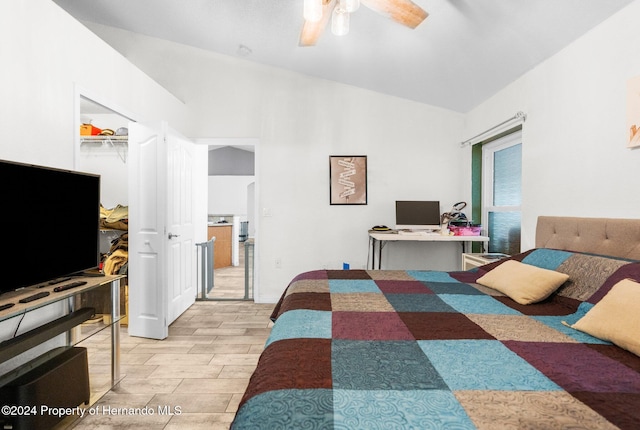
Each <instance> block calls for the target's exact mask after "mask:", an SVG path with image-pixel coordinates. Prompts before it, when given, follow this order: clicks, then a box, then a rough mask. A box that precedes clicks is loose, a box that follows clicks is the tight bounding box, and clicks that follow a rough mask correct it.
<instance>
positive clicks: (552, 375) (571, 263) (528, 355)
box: [232, 217, 640, 430]
mask: <svg viewBox="0 0 640 430" xmlns="http://www.w3.org/2000/svg"><path fill="white" fill-rule="evenodd" d="M639 260H640V220H624V219H603V218H575V217H569V218H566V217H540V218H539V219H538V224H537V229H536V248H534V249H532V250H529V251H527V252H523V253H521V254H518V255H515V256H512V257H510V258H508V259H505V260H500V261H497V262H494V263H491V264H488V265H485V266H481V267H480V268H477V269H473V270H470V271H460V272H438V271H399V270H344V271H343V270H339V271H338V270H319V271H311V272H305V273H302V274H300V275H298V276H296V277H295V278H294V279H293V280H292V282H291V283H290V284H289V285H288V287H287V288H286V290H285V292H284V293H283V295H282V298H281V299H280V301H279V302H278V303H277V305H276V307H275V309H274V311H273V314H272V319H273V320H274V321H275V323H274V326H273V328H272V331H271V335H270V337H269V339H268V340H267V342H266V345H265V349H264V351H263V353H262V355H261V356H260V359H259V362H258V366H257V368H256V370H255V373H254V374H253V376H252V377H251V380H250V382H249V385H248V387H247V390H246V392H245V394H244V396H243V398H242V400H241V402H240V405H239V408H238V411H237V413H236V417H235V419H234V422H233V424H232V428H233V429H249V428H250V429H278V428H281V429H330V428H343V429H375V428H379V429H392V428H396V429H438V428H441V429H475V428H480V429H495V428H513V429H522V428H535V429H545V430H546V429H567V428H580V429H589V428H592V429H609V428H612V429H613V428H621V429H638V428H640V356H638V355H637V354H638V353H639V352H638V351H637V350H636V353H633V352H630V351H631V350H633V349H634V348H637V345H636V344H634V342H636V341H637V340H638V338H640V329H639V330H637V331H635V332H634V330H635V329H634V327H635V328H636V329H637V328H638V326H637V324H638V317H637V315H636V316H635V317H634V312H629V309H630V308H629V306H631V310H633V308H636V309H638V310H640V302H637V301H635V299H627V298H624V299H623V300H620V298H621V297H626V296H618V295H616V297H615V298H616V299H617V301H615V304H617V305H620V306H623V307H626V308H625V309H626V311H624V312H621V311H619V309H618V308H615V307H613V308H611V306H613V305H610V303H614V301H612V298H613V297H614V293H615V294H618V291H622V289H621V287H620V285H624V286H625V288H626V290H625V293H624V294H627V293H629V292H630V293H629V294H632V296H630V297H636V298H637V297H638V295H637V293H638V292H639V289H640V284H638V282H640V262H639ZM505 268H509V269H508V270H507V271H506V272H505V270H506V269H505ZM513 268H517V270H516V271H512V270H513ZM520 268H525V269H526V270H533V271H535V273H532V274H531V275H530V276H531V277H530V278H528V277H527V278H525V281H526V282H525V284H526V285H525V286H526V288H528V287H529V283H536V285H537V283H538V279H537V276H538V275H539V273H538V272H540V273H544V275H545V276H547V275H549V276H551V277H554V282H555V283H556V284H557V285H559V286H554V287H548V286H545V287H544V288H546V289H547V290H548V289H551V292H543V293H542V296H544V295H545V294H546V296H544V297H546V298H544V297H543V298H542V299H540V297H538V298H537V301H536V299H535V298H533V299H531V298H527V297H525V298H524V299H523V298H522V297H520V296H519V295H518V294H520V291H516V292H515V293H514V291H513V290H510V289H509V288H511V287H512V286H513V285H515V284H518V285H520V284H521V283H522V281H523V278H522V276H523V275H522V273H520V272H518V271H519V270H520ZM532 268H533V269H532ZM538 269H539V270H538ZM526 270H525V273H526V274H527V276H529V272H527V271H526ZM547 272H552V273H547ZM505 274H507V275H509V276H508V277H507V280H506V286H505V285H503V284H505ZM557 277H560V278H561V279H560V280H558V279H556V278H557ZM493 278H495V279H493ZM496 279H497V281H496ZM488 280H490V281H491V282H489V281H488ZM481 282H482V284H481ZM492 282H497V287H496V288H498V289H499V290H501V291H506V293H504V292H500V291H498V290H496V289H495V288H493V287H489V286H487V285H484V284H487V283H489V284H491V285H492V286H495V285H496V284H493V283H492ZM501 283H502V284H501ZM505 288H506V289H505ZM545 291H546V290H545ZM527 294H529V290H527V291H526V294H524V295H525V296H526V295H527ZM536 294H538V296H539V293H536ZM633 294H636V295H635V296H633ZM516 300H517V301H516ZM527 300H532V301H533V302H534V303H527ZM523 303H527V304H523ZM596 309H598V310H599V311H598V312H599V313H598V315H597V316H596V317H595V319H594V318H593V317H592V316H593V315H595V314H596ZM611 309H614V311H613V312H612V311H611ZM602 312H605V313H604V314H603V313H602ZM606 312H612V313H613V314H614V315H613V316H612V317H609V314H607V313H606ZM629 314H630V315H629ZM636 314H637V313H636ZM602 315H605V319H606V322H605V325H606V324H608V323H609V322H611V324H614V323H615V324H619V326H615V327H614V328H613V332H614V335H612V336H613V338H607V339H611V340H612V341H608V340H604V339H603V338H600V337H595V336H592V335H590V334H587V333H588V332H591V331H583V330H584V329H585V327H586V326H587V324H583V325H584V326H585V327H583V326H582V325H580V324H582V323H583V322H585V321H586V320H587V319H589V318H590V319H589V322H590V323H593V322H594V321H595V323H596V326H598V324H597V323H598V322H599V321H601V320H599V319H598V318H597V317H598V316H599V317H602ZM587 316H588V317H589V318H587ZM627 317H629V318H630V319H629V320H624V318H627ZM620 318H623V322H622V323H621V322H620V321H619V320H620ZM634 324H636V325H635V326H634ZM579 325H580V328H581V329H577V327H578V326H579ZM620 326H623V329H624V330H625V331H626V336H627V337H626V338H625V339H623V340H620V339H618V338H617V337H616V336H617V333H618V329H619V328H620ZM629 330H631V331H632V333H631V336H630V337H629ZM591 333H593V332H591ZM597 334H598V335H599V336H603V337H605V338H606V336H604V335H600V333H597ZM629 339H631V340H629ZM614 342H615V343H614ZM625 342H631V345H629V344H628V343H625ZM618 345H621V346H623V347H624V348H623V347H621V346H618Z"/></svg>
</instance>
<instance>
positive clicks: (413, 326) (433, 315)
mask: <svg viewBox="0 0 640 430" xmlns="http://www.w3.org/2000/svg"><path fill="white" fill-rule="evenodd" d="M398 315H399V316H400V318H401V319H402V321H403V322H404V323H405V325H406V326H407V327H408V328H409V331H410V332H411V334H412V335H413V337H414V338H415V339H416V340H438V339H441V340H442V339H444V340H451V339H495V338H494V337H493V336H491V335H490V334H489V333H487V332H486V331H485V330H484V329H483V328H482V327H480V326H479V325H478V324H476V323H474V322H473V321H471V320H470V319H469V318H467V317H466V316H464V315H462V314H456V313H452V312H401V313H399V314H398Z"/></svg>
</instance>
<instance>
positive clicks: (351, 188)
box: [329, 155, 367, 205]
mask: <svg viewBox="0 0 640 430" xmlns="http://www.w3.org/2000/svg"><path fill="white" fill-rule="evenodd" d="M329 196H330V203H331V204H332V205H366V204H367V157H366V155H330V156H329Z"/></svg>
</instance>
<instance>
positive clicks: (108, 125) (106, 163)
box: [75, 96, 130, 324]
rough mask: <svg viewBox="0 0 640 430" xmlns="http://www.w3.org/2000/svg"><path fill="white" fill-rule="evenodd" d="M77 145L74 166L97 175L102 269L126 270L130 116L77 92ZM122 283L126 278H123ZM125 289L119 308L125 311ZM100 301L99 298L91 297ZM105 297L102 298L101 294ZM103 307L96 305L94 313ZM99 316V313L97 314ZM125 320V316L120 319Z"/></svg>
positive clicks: (117, 271) (113, 272)
mask: <svg viewBox="0 0 640 430" xmlns="http://www.w3.org/2000/svg"><path fill="white" fill-rule="evenodd" d="M79 119H80V121H79V122H80V126H79V129H78V130H77V132H78V135H79V147H78V148H77V152H76V166H75V169H76V170H78V171H82V172H89V173H94V174H98V175H100V201H101V205H102V206H101V208H100V209H101V210H100V212H101V220H100V221H101V225H100V233H99V234H100V254H101V261H102V263H103V268H104V269H106V270H105V273H108V274H116V273H117V274H127V261H128V254H127V252H128V251H127V240H128V236H127V234H128V228H127V223H128V216H127V209H128V201H129V198H128V168H127V156H128V125H129V121H130V119H129V118H127V117H125V116H123V115H121V114H119V113H117V112H115V111H113V110H111V109H109V108H107V107H105V106H103V105H101V104H99V103H97V102H95V101H92V100H90V99H88V98H85V97H82V96H80V112H79ZM125 285H126V282H125ZM127 292H128V288H127V287H126V286H125V291H123V292H122V294H121V304H120V307H121V309H120V312H121V314H122V315H126V314H127V310H128V306H127V301H128V300H127V299H128V298H127ZM94 299H95V300H97V301H99V302H102V300H101V299H100V298H97V297H96V298H94ZM105 299H106V298H105ZM103 311H106V309H97V311H96V312H97V313H99V314H102V313H107V312H103ZM97 318H99V315H97ZM122 323H123V324H126V323H127V319H126V317H125V318H124V319H123V321H122Z"/></svg>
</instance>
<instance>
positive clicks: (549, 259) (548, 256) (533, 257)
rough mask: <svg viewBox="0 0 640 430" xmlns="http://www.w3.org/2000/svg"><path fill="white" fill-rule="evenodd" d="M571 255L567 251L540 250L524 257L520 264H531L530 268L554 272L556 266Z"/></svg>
mask: <svg viewBox="0 0 640 430" xmlns="http://www.w3.org/2000/svg"><path fill="white" fill-rule="evenodd" d="M572 255H573V253H572V252H568V251H559V250H557V249H545V248H540V249H536V250H534V251H533V252H531V253H530V254H529V255H527V256H526V257H524V258H523V259H522V262H523V263H525V264H531V265H532V266H537V267H542V268H543V269H549V270H556V269H557V268H558V266H560V265H561V264H562V263H564V261H565V260H566V259H567V258H569V257H571V256H572Z"/></svg>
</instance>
